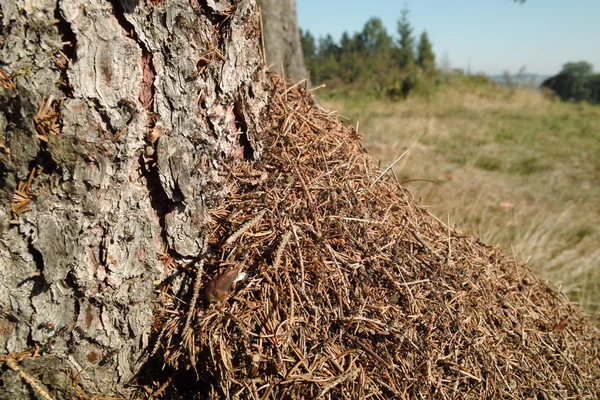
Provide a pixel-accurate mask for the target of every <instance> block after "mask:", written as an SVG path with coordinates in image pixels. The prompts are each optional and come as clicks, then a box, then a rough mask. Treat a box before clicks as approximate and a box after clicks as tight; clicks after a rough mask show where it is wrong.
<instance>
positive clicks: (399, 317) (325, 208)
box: [150, 77, 600, 399]
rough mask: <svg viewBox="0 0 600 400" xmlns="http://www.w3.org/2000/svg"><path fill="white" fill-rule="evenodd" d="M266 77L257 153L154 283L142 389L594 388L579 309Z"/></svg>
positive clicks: (243, 393)
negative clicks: (194, 255) (191, 256)
mask: <svg viewBox="0 0 600 400" xmlns="http://www.w3.org/2000/svg"><path fill="white" fill-rule="evenodd" d="M272 79H273V84H272V88H271V90H272V92H271V94H270V96H271V104H270V109H269V110H268V114H267V115H268V118H267V117H266V122H265V123H268V124H269V126H268V127H266V129H265V132H267V135H268V136H267V137H264V138H262V139H263V140H264V141H265V143H266V144H267V150H266V151H265V156H264V158H263V159H262V160H259V161H258V162H254V163H240V164H238V165H237V166H235V167H233V168H234V169H232V170H231V171H230V176H229V179H228V181H229V182H231V186H230V188H229V189H230V193H231V194H230V196H229V197H228V198H227V199H226V201H225V202H224V204H223V206H222V207H221V208H219V209H216V210H213V211H212V218H213V224H212V225H210V227H209V228H210V231H209V233H208V240H207V243H206V252H205V254H204V256H203V258H202V259H201V260H199V261H198V262H197V263H196V264H194V265H192V266H188V270H185V269H184V270H183V272H184V273H180V274H176V273H174V276H175V275H177V277H175V278H173V279H170V280H168V281H165V283H164V284H162V285H161V286H160V288H159V289H160V296H159V305H158V307H159V309H158V310H157V317H156V332H155V335H156V336H155V339H156V345H155V347H154V351H153V353H154V363H153V364H151V368H150V369H151V370H152V371H153V372H151V373H150V374H151V375H152V376H153V377H152V380H153V381H154V382H155V383H154V386H153V387H152V391H154V394H155V395H161V394H163V395H164V394H166V393H169V394H170V395H169V397H180V398H190V397H191V398H196V397H197V398H206V397H209V398H245V399H282V398H286V399H300V398H320V397H323V398H356V399H362V398H398V399H401V398H402V399H404V398H406V399H409V398H410V399H418V398H440V399H446V398H448V399H449V398H472V399H482V398H488V399H491V398H532V399H556V398H578V399H587V398H590V399H591V398H595V396H597V395H598V393H600V361H599V354H598V351H599V350H598V349H599V344H600V333H599V330H598V327H597V326H596V325H595V324H594V322H592V321H590V320H588V319H586V318H585V317H583V316H582V315H581V314H580V312H579V311H578V309H577V308H576V307H574V306H572V305H571V304H570V303H569V301H568V300H567V299H566V298H565V297H564V296H563V295H562V294H560V293H558V292H556V291H554V290H552V289H550V288H549V287H548V286H547V285H545V284H544V283H542V282H541V281H540V280H539V279H538V278H536V277H535V276H533V275H532V274H531V272H530V271H529V270H527V269H526V268H524V267H522V266H519V265H516V263H515V262H514V261H513V260H511V259H509V258H508V257H507V256H506V255H505V254H503V253H502V252H500V251H499V250H497V249H495V248H491V247H489V246H486V245H484V244H482V243H480V242H479V241H478V240H477V239H475V238H473V237H471V236H469V235H466V234H464V233H463V232H461V231H460V230H458V229H456V228H452V227H449V226H447V225H445V224H444V223H443V222H441V221H439V220H438V219H436V218H435V217H434V216H432V215H431V214H430V213H429V212H427V211H426V210H425V209H424V208H422V207H421V206H420V205H419V204H418V203H417V202H416V201H415V200H414V199H413V198H412V197H411V195H410V193H409V192H407V191H406V190H405V189H404V188H402V187H401V185H399V184H398V183H397V182H396V181H395V180H394V177H393V174H392V173H389V174H388V175H386V176H385V177H381V176H380V174H381V171H380V170H378V169H377V168H376V167H375V166H374V163H373V161H372V160H371V159H370V157H369V156H368V155H366V154H365V151H364V149H363V148H362V147H361V144H360V138H359V136H358V135H356V134H355V133H354V132H353V131H352V129H351V128H347V127H346V126H344V125H343V124H342V123H340V122H339V121H338V120H337V118H336V116H335V115H333V114H332V113H329V112H327V111H326V110H324V109H322V108H321V107H319V106H318V105H316V104H315V102H314V100H313V98H312V95H311V94H310V93H308V92H307V91H306V89H305V88H303V87H299V86H294V87H286V84H285V82H283V80H281V79H280V78H277V77H273V78H272ZM164 261H165V264H166V265H168V266H171V267H173V266H174V264H173V263H172V262H171V260H169V257H168V256H164ZM180 269H181V268H180ZM231 271H236V272H239V271H245V272H247V273H248V275H249V277H248V278H247V279H246V280H243V281H241V282H238V283H237V284H235V285H234V287H233V290H232V291H231V293H230V295H229V297H227V298H226V299H225V300H222V301H217V302H209V301H207V300H206V299H205V293H204V288H205V287H206V285H207V283H208V282H210V281H211V280H212V279H215V278H216V277H219V276H221V275H222V274H224V273H225V274H227V273H229V275H228V277H232V276H235V273H232V272H231ZM223 280H224V279H221V283H223V282H222V281H223ZM225 280H227V279H225ZM228 281H229V282H228V283H231V279H228ZM213 283H214V281H213ZM226 283H227V282H226ZM225 286H227V285H225ZM210 299H211V300H213V298H210ZM190 310H192V312H190ZM157 360H158V362H157ZM157 367H158V368H157ZM163 367H164V368H163ZM196 380H197V385H195V386H194V387H193V388H192V387H191V382H193V381H196ZM185 387H187V388H188V389H184V388H185Z"/></svg>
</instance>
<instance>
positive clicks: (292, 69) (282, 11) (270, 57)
mask: <svg viewBox="0 0 600 400" xmlns="http://www.w3.org/2000/svg"><path fill="white" fill-rule="evenodd" d="M257 1H258V5H259V6H260V9H261V13H262V23H263V30H264V41H265V52H266V64H267V65H268V66H270V69H271V70H272V71H275V72H277V73H279V74H283V75H284V76H286V77H288V78H289V79H291V80H292V81H294V82H298V81H300V80H301V79H304V78H306V66H305V65H304V56H303V55H302V44H301V42H300V29H299V27H298V20H297V18H296V1H295V0H257ZM282 66H283V71H282V70H281V67H282Z"/></svg>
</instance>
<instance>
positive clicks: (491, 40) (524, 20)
mask: <svg viewBox="0 0 600 400" xmlns="http://www.w3.org/2000/svg"><path fill="white" fill-rule="evenodd" d="M404 5H406V6H407V7H408V9H409V10H410V21H411V23H412V25H413V27H414V29H415V34H416V36H417V35H419V34H420V33H421V31H423V30H424V29H425V30H427V33H428V34H429V38H430V39H431V42H432V43H433V49H434V51H435V53H436V56H437V60H438V61H439V60H440V59H442V57H443V55H444V53H446V54H447V55H448V58H449V60H450V64H451V66H452V68H463V69H466V68H467V67H468V66H469V65H470V69H471V71H472V72H485V73H487V74H500V73H502V72H503V71H504V70H509V71H510V72H511V73H517V72H518V70H519V69H520V68H521V67H525V68H526V72H529V73H537V74H544V75H554V74H556V73H558V72H559V71H560V69H561V68H562V65H563V64H565V63H566V62H569V61H581V60H583V61H588V62H590V63H592V64H593V65H594V70H595V71H596V72H600V0H527V2H526V3H525V4H519V3H513V2H512V1H510V0H407V1H392V0H371V1H365V0H362V1H359V0H296V7H297V11H298V20H299V23H300V27H301V28H302V29H308V30H309V31H310V32H311V33H312V34H313V35H314V36H316V37H318V36H320V35H325V34H327V33H331V34H332V35H333V37H334V38H335V39H336V40H338V39H339V37H340V36H341V34H342V32H344V31H348V32H356V31H360V30H361V29H362V27H363V25H364V24H365V22H366V21H367V20H368V19H369V18H370V17H379V18H381V20H382V21H383V23H384V25H385V26H386V28H387V30H388V33H389V34H392V35H394V36H396V22H397V20H398V17H399V15H400V10H401V9H402V7H403V6H404Z"/></svg>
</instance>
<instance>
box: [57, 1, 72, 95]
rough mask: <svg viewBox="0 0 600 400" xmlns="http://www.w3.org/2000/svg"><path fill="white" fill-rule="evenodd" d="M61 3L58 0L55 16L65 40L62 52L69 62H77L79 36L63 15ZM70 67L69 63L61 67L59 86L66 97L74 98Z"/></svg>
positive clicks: (60, 33) (59, 31)
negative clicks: (68, 71) (76, 50)
mask: <svg viewBox="0 0 600 400" xmlns="http://www.w3.org/2000/svg"><path fill="white" fill-rule="evenodd" d="M60 3H61V1H57V2H56V8H55V9H54V18H56V20H57V21H58V23H57V24H56V27H57V29H58V33H59V35H60V36H61V37H62V40H63V42H62V43H63V47H62V50H61V53H62V55H64V56H65V57H66V58H67V62H75V61H77V54H76V52H75V49H76V48H77V37H76V36H75V32H73V29H71V24H70V23H68V22H67V20H66V19H65V18H64V17H63V15H62V12H61V7H60ZM68 67H69V66H68V64H67V65H65V67H64V68H60V81H59V85H58V87H59V88H60V90H62V92H63V93H64V94H65V96H66V97H69V98H73V87H72V86H71V82H70V81H69V75H68V74H67V70H68Z"/></svg>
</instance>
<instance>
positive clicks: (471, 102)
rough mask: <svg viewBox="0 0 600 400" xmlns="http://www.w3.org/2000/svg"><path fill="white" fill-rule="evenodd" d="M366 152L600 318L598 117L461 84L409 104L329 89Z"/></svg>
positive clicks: (323, 97) (324, 100) (599, 113)
mask: <svg viewBox="0 0 600 400" xmlns="http://www.w3.org/2000/svg"><path fill="white" fill-rule="evenodd" d="M320 103H321V104H322V105H323V106H324V107H326V108H329V109H331V110H337V111H338V112H339V114H340V115H341V117H342V118H343V117H347V118H348V119H349V120H350V121H349V122H350V123H352V124H356V122H357V121H359V122H360V124H359V133H360V134H361V135H362V136H363V141H364V145H365V146H366V147H367V149H368V150H369V151H370V153H371V154H372V155H373V156H374V157H375V158H376V159H379V160H381V166H382V167H387V166H388V165H389V164H390V163H391V162H392V161H394V160H395V159H396V158H397V157H398V156H399V155H400V154H402V153H403V152H404V151H405V150H406V149H409V152H408V153H407V154H406V156H404V157H403V158H402V159H401V160H400V161H399V162H398V163H397V164H396V165H395V166H394V172H395V174H396V175H397V177H398V179H399V180H400V181H407V180H413V179H425V180H433V181H435V183H432V182H426V181H412V182H407V183H405V184H404V186H405V187H407V188H409V189H410V190H411V192H412V193H413V195H414V196H415V197H416V198H418V199H420V200H421V202H422V203H423V204H424V205H426V206H428V207H429V208H430V210H431V211H432V212H433V213H434V214H435V215H437V216H438V217H439V218H440V219H442V220H444V221H445V220H448V219H449V220H450V222H451V223H456V224H457V225H459V226H460V227H462V228H463V229H466V230H468V231H470V232H471V233H472V234H475V235H477V236H478V237H480V238H481V239H482V240H483V241H484V242H486V243H489V244H498V245H500V246H501V247H502V248H504V249H505V251H506V252H508V253H509V254H514V255H515V256H516V258H517V260H518V262H520V263H526V264H527V265H529V266H531V267H533V268H535V269H536V270H537V271H539V274H540V275H541V276H542V277H543V278H545V279H548V280H549V281H551V282H552V283H553V284H554V285H556V286H560V287H562V289H563V290H564V291H565V292H566V293H567V294H568V295H569V297H570V298H571V299H572V300H573V301H575V302H577V303H579V304H580V305H581V306H582V307H583V308H584V309H586V310H587V311H589V312H591V313H597V312H598V311H599V310H600V106H590V105H588V104H567V103H560V102H558V101H556V100H554V99H552V98H550V97H549V96H545V95H543V94H542V93H541V92H538V91H531V90H525V89H523V90H511V89H507V88H501V87H498V86H496V85H493V84H485V83H481V82H479V83H477V84H474V83H469V82H468V81H464V80H461V81H459V82H455V83H453V84H449V85H447V86H445V87H443V88H442V89H440V90H439V91H437V92H436V93H435V94H433V95H429V96H414V97H412V98H409V99H407V100H404V101H401V102H392V101H382V100H371V99H369V98H368V96H365V95H360V94H356V93H343V92H339V91H338V92H333V91H329V92H328V91H326V90H325V89H321V92H320Z"/></svg>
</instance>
